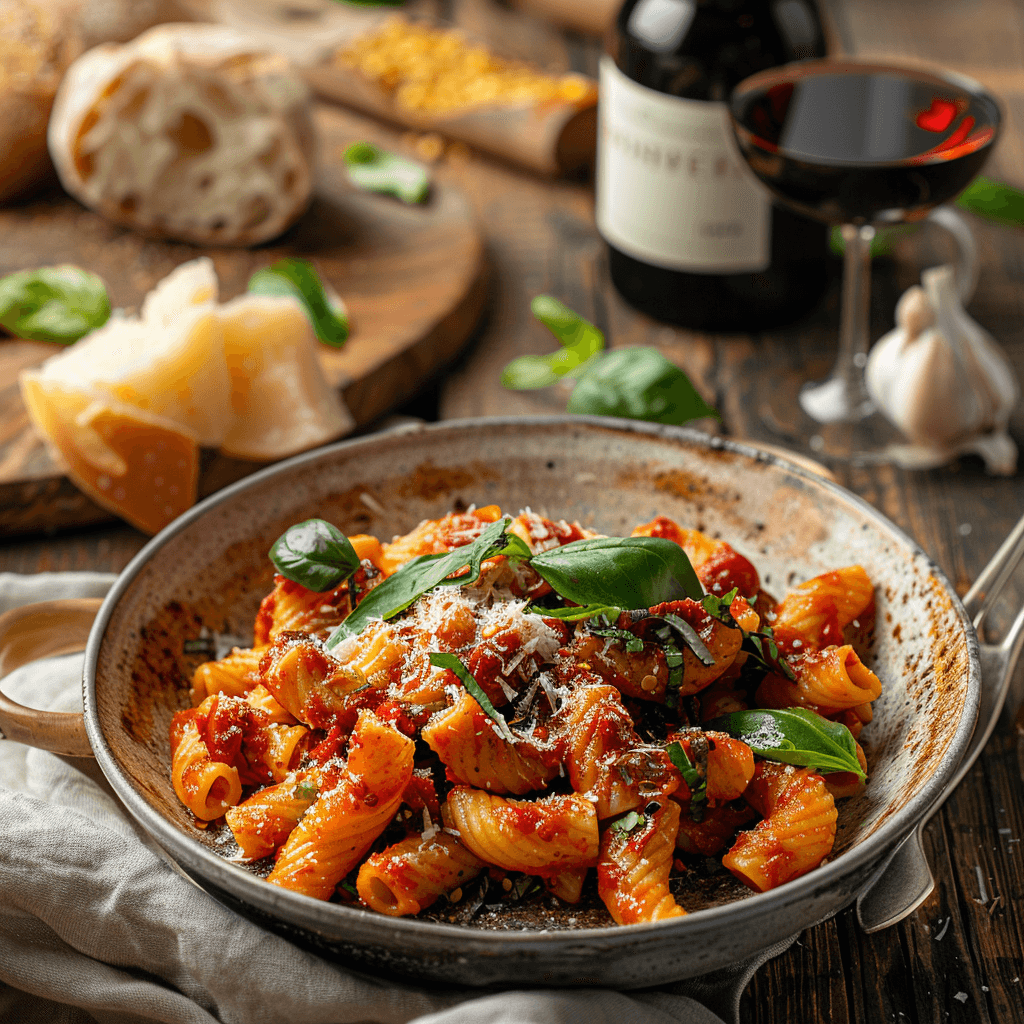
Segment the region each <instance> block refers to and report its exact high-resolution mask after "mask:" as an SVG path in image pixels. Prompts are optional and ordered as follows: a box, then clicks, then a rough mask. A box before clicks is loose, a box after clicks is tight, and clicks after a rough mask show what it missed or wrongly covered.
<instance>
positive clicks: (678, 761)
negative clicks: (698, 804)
mask: <svg viewBox="0 0 1024 1024" xmlns="http://www.w3.org/2000/svg"><path fill="white" fill-rule="evenodd" d="M665 750H666V751H667V752H668V756H669V760H670V761H671V762H672V763H673V764H674V765H675V766H676V767H677V768H678V769H679V771H680V774H681V775H682V776H683V782H685V783H686V785H687V786H689V788H690V800H692V801H693V800H707V798H708V780H707V779H705V778H704V776H703V775H701V773H700V772H699V771H698V770H697V766H696V765H695V764H694V763H693V762H692V761H691V760H690V758H689V757H688V756H687V754H686V748H685V747H684V746H683V745H682V743H680V742H679V741H678V740H673V741H672V742H671V743H669V744H667V745H666V747H665Z"/></svg>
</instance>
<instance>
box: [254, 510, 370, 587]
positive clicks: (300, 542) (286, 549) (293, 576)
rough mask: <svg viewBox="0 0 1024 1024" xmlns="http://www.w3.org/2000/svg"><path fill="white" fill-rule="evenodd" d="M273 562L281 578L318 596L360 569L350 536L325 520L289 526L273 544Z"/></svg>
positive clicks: (271, 558)
mask: <svg viewBox="0 0 1024 1024" xmlns="http://www.w3.org/2000/svg"><path fill="white" fill-rule="evenodd" d="M270 560H271V562H273V563H274V566H275V568H276V569H277V571H278V572H279V573H280V574H281V575H282V576H284V577H286V578H287V579H290V580H291V581H292V582H293V583H298V584H299V585H300V586H303V587H305V588H306V589H307V590H313V591H316V593H318V594H322V593H324V592H325V591H328V590H333V589H334V588H335V587H337V586H340V585H341V584H342V583H344V582H345V580H347V579H348V578H349V576H351V575H352V573H354V572H355V571H356V569H358V568H359V555H357V554H356V550H355V548H353V547H352V543H351V542H350V541H349V539H348V537H346V536H345V534H343V533H342V532H341V530H339V529H338V528H337V527H336V526H332V525H331V524H330V523H328V522H326V521H325V520H323V519H307V520H306V521H305V522H303V523H296V524H295V525H294V526H289V527H288V529H287V530H285V532H284V533H282V534H281V536H280V537H278V538H277V540H276V541H274V545H273V547H272V548H271V549H270Z"/></svg>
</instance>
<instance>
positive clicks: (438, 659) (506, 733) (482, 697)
mask: <svg viewBox="0 0 1024 1024" xmlns="http://www.w3.org/2000/svg"><path fill="white" fill-rule="evenodd" d="M430 664H431V665H433V666H434V668H446V669H449V670H450V671H452V672H454V673H455V675H456V676H458V677H459V681H460V682H461V683H462V685H463V686H464V687H465V688H466V692H467V693H468V694H469V695H470V697H472V698H473V700H475V701H476V702H477V704H479V705H480V707H481V708H483V711H484V714H485V715H487V717H488V718H490V719H491V721H492V722H494V724H495V725H496V726H497V727H498V732H500V733H501V736H502V739H505V740H507V741H508V742H509V743H512V742H514V741H515V736H513V735H512V730H511V729H510V728H509V727H508V722H506V721H505V719H504V716H503V715H502V714H501V712H500V711H498V710H497V709H496V708H495V707H494V705H493V704H492V703H491V701H490V698H489V697H488V696H487V694H486V693H484V691H483V690H482V689H481V687H480V684H479V683H478V682H477V681H476V680H475V679H474V678H473V673H472V672H470V671H469V669H468V668H466V666H465V665H463V664H462V659H461V658H459V656H458V655H456V654H444V653H441V652H439V651H431V652H430Z"/></svg>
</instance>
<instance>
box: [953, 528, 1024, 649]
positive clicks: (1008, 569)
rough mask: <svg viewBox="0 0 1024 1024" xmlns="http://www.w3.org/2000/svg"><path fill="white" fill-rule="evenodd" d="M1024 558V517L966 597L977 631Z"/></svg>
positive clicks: (968, 610) (982, 571)
mask: <svg viewBox="0 0 1024 1024" xmlns="http://www.w3.org/2000/svg"><path fill="white" fill-rule="evenodd" d="M1022 557H1024V517H1022V518H1021V519H1020V520H1019V521H1018V523H1017V525H1016V526H1015V527H1014V528H1013V530H1012V531H1011V532H1010V535H1009V536H1008V537H1007V538H1006V540H1004V541H1003V543H1002V544H1001V545H1000V547H999V550H998V551H997V552H996V553H995V554H994V555H993V556H992V558H991V559H990V560H989V563H988V565H986V566H985V568H984V569H982V570H981V572H980V573H979V575H978V578H977V579H976V580H975V581H974V585H973V586H972V587H971V589H970V590H968V591H967V595H966V596H965V597H964V607H965V608H966V609H967V614H968V615H970V617H971V619H972V620H973V621H974V627H975V629H981V625H982V623H983V622H984V620H985V616H986V615H987V614H988V613H989V611H990V610H991V609H992V606H993V604H994V603H995V601H996V598H998V597H999V595H1000V594H1001V593H1002V590H1003V588H1004V587H1005V586H1006V584H1007V582H1008V581H1009V579H1010V577H1011V576H1012V575H1013V572H1014V570H1015V569H1016V568H1017V565H1018V563H1019V562H1020V560H1021V558H1022Z"/></svg>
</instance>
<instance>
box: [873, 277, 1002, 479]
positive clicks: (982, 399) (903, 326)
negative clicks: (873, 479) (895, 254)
mask: <svg viewBox="0 0 1024 1024" xmlns="http://www.w3.org/2000/svg"><path fill="white" fill-rule="evenodd" d="M921 281H922V284H923V287H920V286H917V285H915V286H914V287H912V288H909V289H907V291H906V292H905V293H904V294H903V296H902V297H901V298H900V301H899V303H897V306H896V328H895V330H893V331H890V332H889V333H888V334H886V335H885V336H884V337H882V338H880V339H879V340H878V342H876V344H875V346H874V348H873V349H872V350H871V354H870V356H869V357H868V362H867V367H866V369H865V377H866V383H867V388H868V392H869V393H870V395H871V397H872V399H873V400H874V402H875V404H876V405H877V407H878V409H879V411H881V412H882V413H883V414H884V415H885V416H886V417H887V418H888V419H889V420H891V421H892V422H893V423H894V424H895V425H896V426H897V427H899V429H900V430H901V431H902V432H903V433H904V434H905V435H906V437H907V438H908V440H909V441H910V444H908V445H897V446H894V447H893V449H892V451H891V454H892V455H893V458H894V460H895V461H896V462H898V463H899V464H901V465H903V466H905V467H907V468H920V469H924V468H930V467H933V466H939V465H942V464H943V463H945V462H948V461H949V460H950V459H952V458H954V457H955V456H957V455H960V454H963V453H966V452H974V453H976V454H978V455H980V456H981V457H982V458H983V459H984V460H985V465H986V468H987V469H988V471H989V472H990V473H997V474H1003V475H1008V474H1010V473H1013V472H1014V470H1015V469H1016V465H1017V446H1016V445H1015V444H1014V442H1013V440H1012V438H1010V436H1009V435H1008V434H1007V429H1006V428H1007V423H1008V422H1009V418H1010V413H1011V412H1012V411H1013V408H1014V406H1015V405H1016V404H1017V400H1018V399H1019V397H1020V386H1019V384H1018V382H1017V378H1016V375H1015V374H1014V371H1013V367H1012V366H1011V365H1010V362H1009V360H1008V359H1007V358H1006V356H1005V355H1004V354H1003V351H1002V350H1001V349H1000V348H999V346H998V345H997V344H996V342H995V341H994V340H993V338H992V337H991V336H990V335H989V334H988V333H987V332H986V331H985V330H983V329H982V327H981V326H980V325H979V324H977V323H976V322H975V321H974V320H972V319H971V317H970V316H968V314H967V313H966V311H965V310H964V308H963V306H962V305H961V304H960V298H959V296H958V294H957V290H956V286H955V284H954V278H953V268H952V267H950V266H943V267H933V268H931V269H930V270H926V271H925V272H924V273H923V274H922V275H921Z"/></svg>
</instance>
